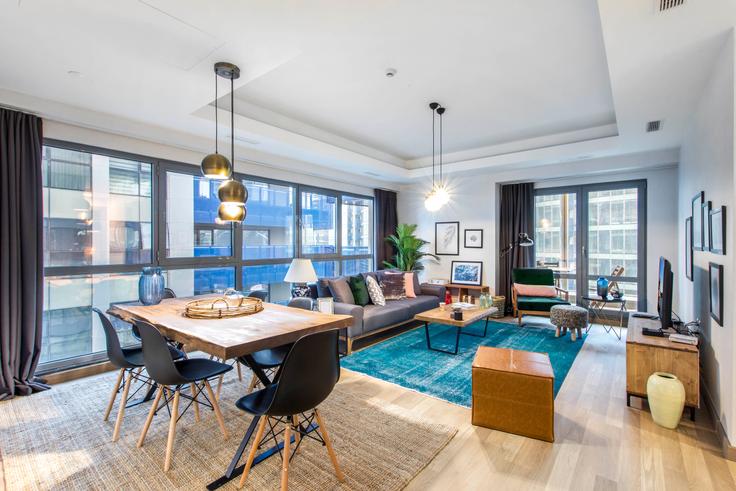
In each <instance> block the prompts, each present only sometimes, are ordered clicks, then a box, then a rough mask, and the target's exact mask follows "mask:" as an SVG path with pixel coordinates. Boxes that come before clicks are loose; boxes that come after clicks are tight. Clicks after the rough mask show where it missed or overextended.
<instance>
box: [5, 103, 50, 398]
mask: <svg viewBox="0 0 736 491" xmlns="http://www.w3.org/2000/svg"><path fill="white" fill-rule="evenodd" d="M41 124H42V123H41V118H39V117H37V116H33V115H30V114H24V113H20V112H17V111H11V110H9V109H2V108H0V251H2V253H0V399H6V398H9V397H13V396H15V395H28V394H31V393H32V392H36V391H39V390H45V389H47V388H48V386H46V385H44V384H43V383H41V382H40V381H38V380H36V379H34V376H33V374H34V373H35V371H36V366H37V365H38V360H39V358H40V356H41V329H42V327H41V320H42V309H43V216H42V213H43V206H42V196H43V195H42V189H41V186H42V180H41V146H42V141H43V136H42V127H41Z"/></svg>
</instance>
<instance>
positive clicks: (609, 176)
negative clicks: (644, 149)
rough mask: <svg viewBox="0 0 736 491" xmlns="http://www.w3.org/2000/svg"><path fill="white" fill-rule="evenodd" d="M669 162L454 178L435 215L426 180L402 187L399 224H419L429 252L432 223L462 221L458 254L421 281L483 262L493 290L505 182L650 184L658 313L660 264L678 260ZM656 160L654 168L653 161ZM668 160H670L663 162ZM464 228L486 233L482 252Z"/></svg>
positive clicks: (429, 266)
mask: <svg viewBox="0 0 736 491" xmlns="http://www.w3.org/2000/svg"><path fill="white" fill-rule="evenodd" d="M668 157H669V158H670V160H671V161H670V162H669V163H668V164H666V165H662V164H661V163H659V162H660V161H661V160H662V155H657V156H656V159H655V158H654V156H652V155H648V154H642V155H639V156H629V157H627V162H639V163H640V164H641V166H642V167H644V168H646V167H647V166H650V168H648V169H647V170H641V171H632V170H627V171H626V172H601V170H602V169H604V170H605V169H611V168H613V169H622V167H623V164H622V162H623V161H622V160H620V159H596V160H595V161H586V162H574V163H567V164H559V165H555V166H546V167H544V168H535V169H523V170H518V171H511V172H503V173H496V174H492V175H488V174H485V175H477V176H472V177H471V176H463V177H454V178H451V179H450V181H449V187H450V188H451V194H452V201H451V203H449V204H448V205H446V206H445V207H444V208H443V209H441V210H440V211H439V212H437V213H430V212H428V211H426V209H425V208H424V204H423V200H424V194H425V193H426V192H427V189H428V188H429V183H427V182H423V183H418V184H413V185H411V186H404V187H402V188H401V191H400V193H399V210H398V214H399V221H400V222H408V223H416V224H418V225H419V227H418V229H417V230H418V234H419V236H420V237H421V238H423V239H425V240H428V241H430V242H431V244H430V245H429V246H428V249H429V250H430V251H432V252H433V251H434V223H435V222H439V221H459V222H460V230H461V236H460V237H461V243H460V255H459V256H442V257H441V259H440V261H439V263H435V262H430V261H427V262H426V263H425V264H426V270H425V272H424V273H423V275H422V278H423V279H424V280H426V279H427V278H433V277H440V278H449V276H450V266H451V262H452V261H453V260H471V261H472V260H476V261H483V283H484V284H486V285H491V287H492V288H494V287H495V282H496V281H495V278H496V270H497V262H498V258H497V256H498V252H497V249H498V247H497V241H498V239H497V234H496V232H497V231H496V223H497V218H498V203H497V200H498V194H499V186H500V184H501V183H510V182H522V181H531V182H535V185H536V187H538V188H542V187H558V186H567V185H577V184H592V183H599V182H612V181H625V180H635V179H646V180H647V211H648V216H647V301H648V310H650V311H652V310H656V290H657V265H658V261H659V256H665V257H667V258H670V260H671V261H672V263H673V267H675V268H676V265H675V263H676V262H677V261H676V258H677V252H678V249H677V241H676V240H675V237H676V236H677V231H676V222H677V206H676V202H677V198H676V197H677V171H676V158H677V154H676V152H674V153H673V152H670V153H669V154H668ZM654 160H656V162H658V164H657V167H656V168H655V167H652V162H653V161H654ZM665 160H667V159H665ZM466 228H482V229H483V231H484V232H483V249H465V248H463V247H462V245H463V244H462V231H463V230H464V229H466Z"/></svg>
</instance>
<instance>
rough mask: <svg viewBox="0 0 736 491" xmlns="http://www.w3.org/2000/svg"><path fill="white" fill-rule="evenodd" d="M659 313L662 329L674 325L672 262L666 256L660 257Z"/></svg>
mask: <svg viewBox="0 0 736 491" xmlns="http://www.w3.org/2000/svg"><path fill="white" fill-rule="evenodd" d="M657 313H658V314H659V321H660V323H661V327H662V329H666V328H668V327H672V264H670V262H669V261H668V260H667V259H665V258H664V257H660V258H659V282H658V284H657Z"/></svg>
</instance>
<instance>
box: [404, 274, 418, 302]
mask: <svg viewBox="0 0 736 491" xmlns="http://www.w3.org/2000/svg"><path fill="white" fill-rule="evenodd" d="M415 275H416V273H404V290H405V291H406V298H415V297H416V296H417V294H416V290H415V289H414V276H415Z"/></svg>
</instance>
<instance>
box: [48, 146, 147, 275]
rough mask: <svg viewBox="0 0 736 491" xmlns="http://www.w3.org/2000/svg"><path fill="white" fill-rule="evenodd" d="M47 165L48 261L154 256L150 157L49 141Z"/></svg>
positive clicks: (126, 260)
mask: <svg viewBox="0 0 736 491" xmlns="http://www.w3.org/2000/svg"><path fill="white" fill-rule="evenodd" d="M121 166H122V167H121ZM121 168H124V169H125V173H124V174H119V173H116V172H117V170H119V169H121ZM43 169H44V177H43V182H44V187H43V198H44V206H43V217H44V220H43V224H44V264H45V266H47V267H53V266H90V265H116V264H145V263H149V262H151V249H152V243H151V164H150V163H147V162H137V161H131V160H125V161H123V160H116V159H113V158H111V157H108V156H105V155H99V154H96V153H90V152H84V151H79V150H68V149H64V148H55V147H51V146H45V147H43ZM142 182H143V183H144V184H143V185H141V183H142ZM122 191H125V192H122Z"/></svg>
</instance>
